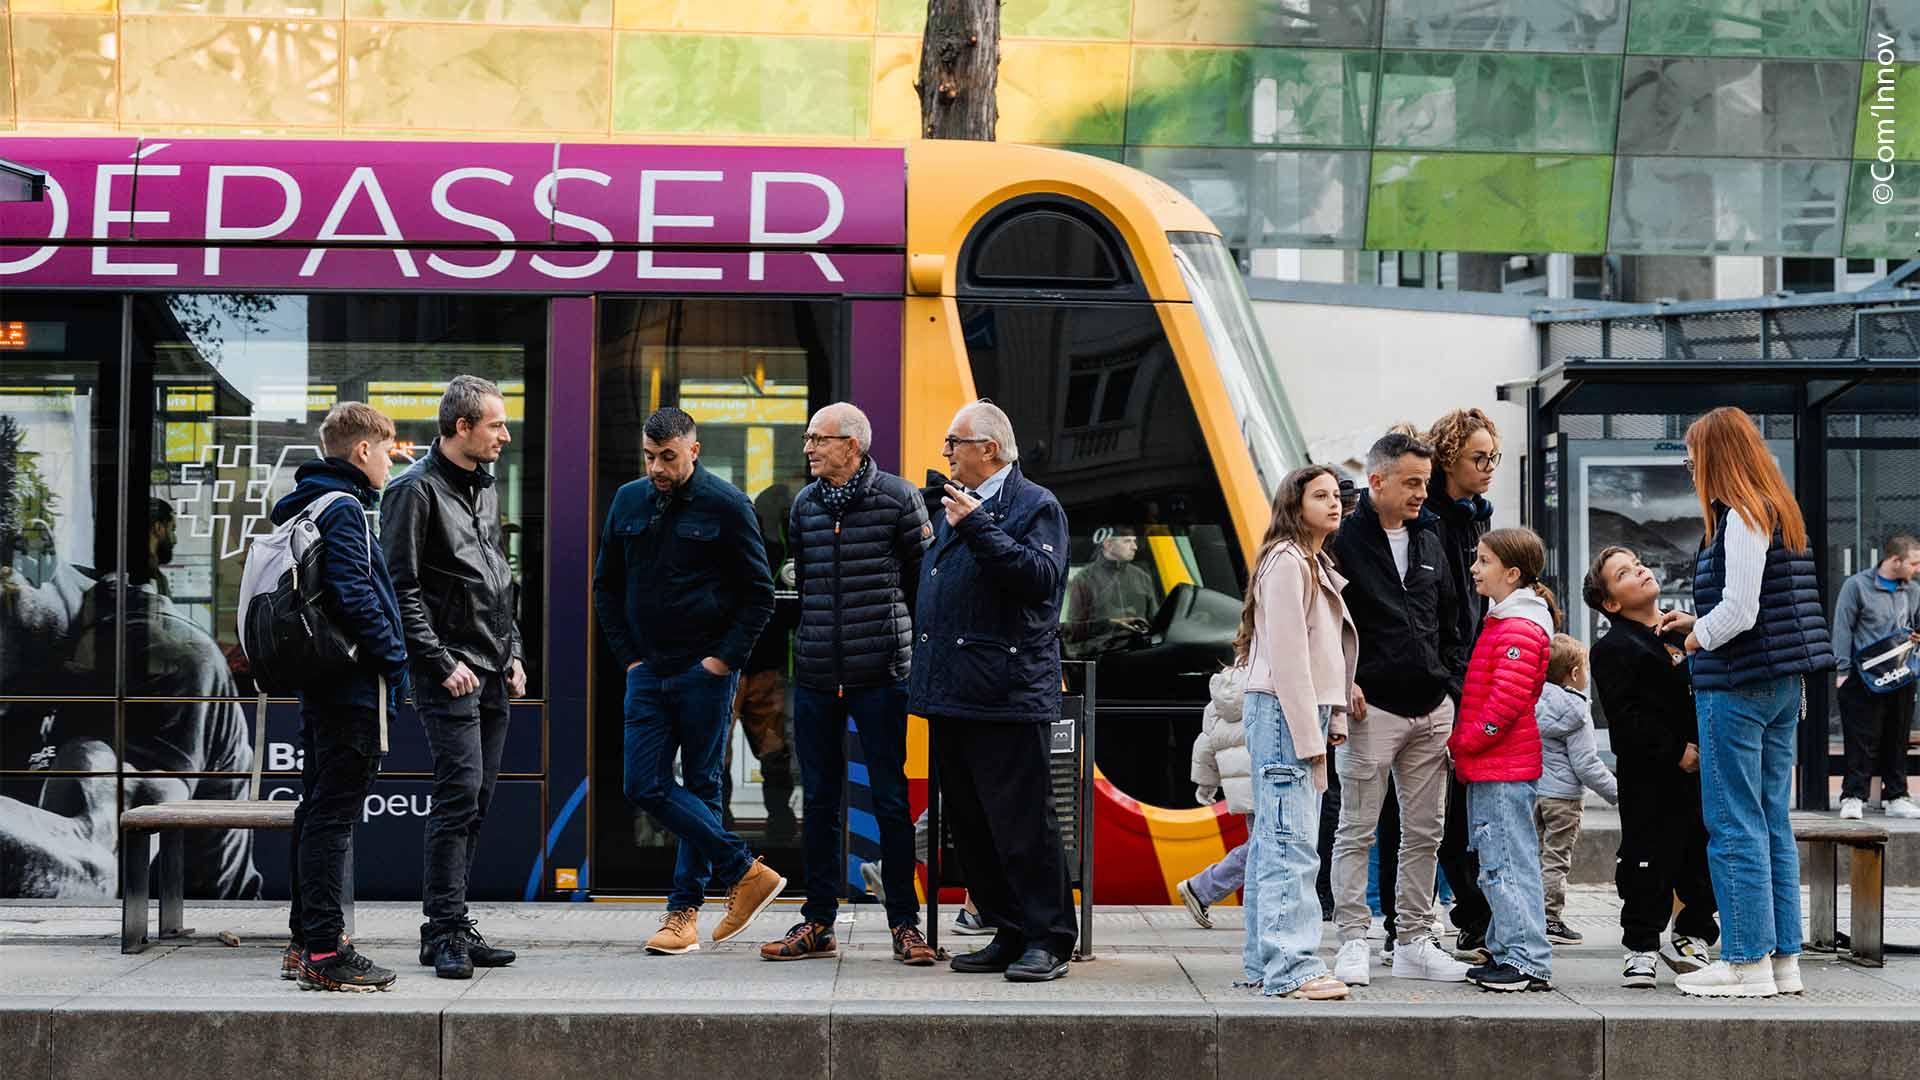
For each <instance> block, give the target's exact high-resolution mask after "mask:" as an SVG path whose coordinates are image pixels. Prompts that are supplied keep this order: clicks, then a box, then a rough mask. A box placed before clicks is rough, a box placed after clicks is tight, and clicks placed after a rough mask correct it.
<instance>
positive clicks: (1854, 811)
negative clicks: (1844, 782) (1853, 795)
mask: <svg viewBox="0 0 1920 1080" xmlns="http://www.w3.org/2000/svg"><path fill="white" fill-rule="evenodd" d="M1866 813H1867V804H1866V803H1865V802H1863V801H1861V800H1859V799H1841V800H1840V820H1842V821H1859V820H1860V819H1861V818H1863V817H1865V816H1866Z"/></svg>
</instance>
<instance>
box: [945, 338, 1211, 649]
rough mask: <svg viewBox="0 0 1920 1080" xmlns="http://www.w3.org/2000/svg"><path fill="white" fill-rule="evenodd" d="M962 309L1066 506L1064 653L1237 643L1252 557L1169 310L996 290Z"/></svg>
mask: <svg viewBox="0 0 1920 1080" xmlns="http://www.w3.org/2000/svg"><path fill="white" fill-rule="evenodd" d="M961 317H962V319H963V320H964V321H965V322H966V323H967V325H969V326H975V327H978V328H980V330H981V331H982V332H979V333H974V334H970V335H969V336H968V356H969V359H970V360H971V362H972V366H973V378H974V385H975V387H976V388H977V389H978V390H979V392H980V393H981V394H982V395H984V396H986V397H989V398H992V399H993V401H994V402H995V403H997V404H998V405H1000V406H1001V407H1002V408H1004V409H1006V411H1007V414H1008V416H1009V417H1010V418H1011V419H1012V421H1013V427H1014V434H1015V436H1016V440H1017V442H1018V444H1019V448H1020V466H1021V468H1022V470H1023V471H1024V472H1025V473H1026V474H1027V475H1028V476H1029V477H1031V478H1033V479H1034V480H1035V481H1036V482H1038V483H1040V484H1043V485H1045V486H1046V487H1047V488H1049V489H1050V490H1052V491H1053V493H1054V495H1055V496H1056V497H1058V498H1059V499H1060V502H1061V505H1062V506H1063V507H1065V509H1066V512H1067V526H1068V530H1069V533H1070V535H1071V537H1072V542H1073V550H1072V552H1071V555H1070V560H1069V563H1070V565H1069V570H1068V574H1069V579H1068V597H1067V603H1066V605H1065V607H1064V609H1063V611H1062V623H1063V625H1062V628H1061V629H1062V636H1063V638H1064V639H1065V642H1066V653H1067V655H1068V656H1069V657H1074V658H1080V659H1093V658H1099V657H1103V656H1107V655H1110V654H1113V653H1118V652H1133V651H1136V650H1150V649H1156V648H1159V647H1162V646H1164V645H1165V644H1167V642H1168V641H1169V640H1173V641H1175V642H1176V643H1195V644H1201V645H1211V646H1213V647H1215V648H1217V649H1219V650H1224V649H1225V648H1226V647H1227V646H1229V645H1230V644H1231V642H1232V639H1233V633H1234V629H1235V624H1236V623H1237V618H1238V612H1239V598H1240V594H1241V588H1242V585H1243V582H1244V579H1245V568H1244V566H1243V565H1242V559H1241V556H1240V552H1239V550H1238V547H1237V546H1236V545H1235V544H1233V543H1232V542H1231V541H1230V537H1231V536H1232V525H1231V522H1230V520H1229V518H1228V516H1227V508H1226V500H1225V498H1224V496H1223V494H1222V492H1221V488H1220V482H1219V479H1218V477H1217V475H1216V473H1215V472H1214V470H1213V467H1212V466H1211V464H1210V462H1211V460H1212V458H1211V455H1209V454H1208V452H1207V447H1206V443H1205V439H1204V437H1203V436H1202V434H1201V431H1200V425H1199V420H1198V418H1197V416H1196V415H1195V413H1194V409H1193V404H1192V401H1191V399H1190V398H1189V397H1188V395H1187V389H1186V383H1185V381H1184V380H1183V378H1182V376H1181V373H1180V369H1179V365H1178V364H1177V363H1176V361H1175V358H1174V355H1173V350H1172V348H1171V347H1170V346H1169V344H1168V342H1167V337H1166V334H1165V332H1164V331H1163V330H1162V328H1161V324H1160V317H1159V314H1158V312H1156V311H1155V310H1154V308H1152V307H1150V306H1147V305H1131V304H1129V305H1076V304H1021V303H991V304H964V305H962V310H961ZM1183 586H1185V587H1186V588H1184V589H1183V588H1182V587H1183ZM1192 594H1203V596H1202V598H1201V599H1200V600H1198V601H1197V602H1196V601H1195V600H1194V599H1192ZM1225 612H1230V613H1231V617H1227V616H1226V615H1223V614H1222V613H1225ZM1102 678H1103V679H1104V678H1105V676H1104V675H1103V676H1102Z"/></svg>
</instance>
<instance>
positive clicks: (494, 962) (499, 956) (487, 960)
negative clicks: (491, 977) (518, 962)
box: [454, 919, 518, 968]
mask: <svg viewBox="0 0 1920 1080" xmlns="http://www.w3.org/2000/svg"><path fill="white" fill-rule="evenodd" d="M454 932H455V933H457V934H459V935H460V936H461V937H463V938H465V939H466V942H467V956H469V957H470V958H472V960H473V966H474V967H477V968H494V967H506V966H507V965H508V964H511V963H513V962H514V960H515V959H516V958H517V957H518V954H517V953H515V952H514V951H513V950H512V949H500V948H495V947H494V946H492V945H489V944H487V939H486V938H483V937H481V936H480V931H479V929H478V928H476V927H475V926H474V925H473V920H472V919H467V920H465V921H464V922H462V923H461V924H460V927H459V928H458V929H457V930H455V931H454Z"/></svg>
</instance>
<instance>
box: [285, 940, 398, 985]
mask: <svg viewBox="0 0 1920 1080" xmlns="http://www.w3.org/2000/svg"><path fill="white" fill-rule="evenodd" d="M394 978H395V975H394V973H393V972H391V971H388V970H387V969H386V968H383V967H381V966H380V965H378V964H376V963H374V962H373V961H371V960H369V959H367V958H366V957H365V956H362V955H361V954H360V953H359V952H358V951H357V950H355V949H354V947H353V946H352V945H348V944H346V943H344V942H343V943H341V945H340V951H339V952H336V953H334V954H333V955H332V956H329V957H327V958H326V959H325V960H315V959H313V954H312V953H302V954H301V955H300V975H299V983H300V989H302V990H344V991H347V992H349V993H360V994H364V993H369V992H371V991H374V990H385V989H387V988H388V987H390V986H392V985H393V980H394Z"/></svg>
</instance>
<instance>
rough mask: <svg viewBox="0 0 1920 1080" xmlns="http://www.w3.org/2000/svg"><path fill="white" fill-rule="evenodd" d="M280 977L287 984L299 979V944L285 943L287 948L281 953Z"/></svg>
mask: <svg viewBox="0 0 1920 1080" xmlns="http://www.w3.org/2000/svg"><path fill="white" fill-rule="evenodd" d="M280 977H281V978H283V979H285V980H287V981H288V982H293V981H294V980H296V979H298V978H300V943H299V942H297V941H289V942H287V947H286V948H285V949H284V950H282V951H281V953H280Z"/></svg>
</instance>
